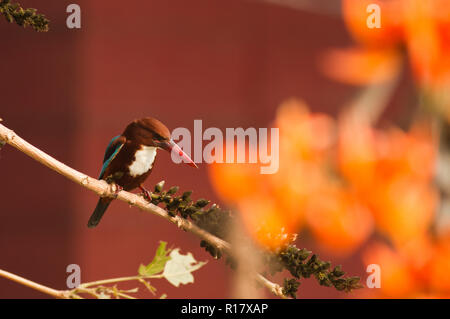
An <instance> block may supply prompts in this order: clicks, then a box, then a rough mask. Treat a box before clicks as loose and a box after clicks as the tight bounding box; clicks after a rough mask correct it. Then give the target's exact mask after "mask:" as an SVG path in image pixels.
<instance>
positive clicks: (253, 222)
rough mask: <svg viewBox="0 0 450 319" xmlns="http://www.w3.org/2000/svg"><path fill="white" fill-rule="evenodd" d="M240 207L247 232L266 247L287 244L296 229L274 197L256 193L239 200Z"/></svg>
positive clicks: (273, 247) (271, 247)
mask: <svg viewBox="0 0 450 319" xmlns="http://www.w3.org/2000/svg"><path fill="white" fill-rule="evenodd" d="M238 209H239V212H240V215H241V218H242V220H243V222H244V226H245V228H246V230H247V233H249V234H250V235H251V236H252V237H253V239H254V240H255V241H256V242H257V243H259V244H260V245H261V246H263V247H264V248H266V249H270V250H277V249H278V248H280V247H282V246H284V245H287V244H288V243H289V242H290V240H291V238H292V237H291V234H292V233H294V232H295V231H296V229H295V228H293V225H292V224H291V223H289V222H287V221H286V220H285V215H284V214H283V211H282V210H281V209H280V207H279V203H278V202H276V201H274V199H273V198H272V197H269V196H263V194H258V195H255V196H253V197H250V198H247V199H245V200H242V201H241V202H239V206H238Z"/></svg>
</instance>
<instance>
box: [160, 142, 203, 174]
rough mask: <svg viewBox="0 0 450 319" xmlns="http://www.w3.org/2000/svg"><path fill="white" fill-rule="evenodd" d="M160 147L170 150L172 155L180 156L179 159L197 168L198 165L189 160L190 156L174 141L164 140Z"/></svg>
mask: <svg viewBox="0 0 450 319" xmlns="http://www.w3.org/2000/svg"><path fill="white" fill-rule="evenodd" d="M162 148H163V149H165V150H166V151H168V152H171V153H172V155H173V156H175V157H179V158H181V160H182V161H183V162H184V163H186V164H188V165H189V166H192V167H195V168H198V166H197V165H196V164H195V163H194V161H192V160H191V158H190V157H189V156H188V155H187V154H186V153H185V152H184V151H183V150H182V149H181V147H179V146H178V145H177V143H175V142H174V141H173V140H170V141H168V142H165V143H164V145H162Z"/></svg>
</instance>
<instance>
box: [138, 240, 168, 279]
mask: <svg viewBox="0 0 450 319" xmlns="http://www.w3.org/2000/svg"><path fill="white" fill-rule="evenodd" d="M166 246H167V242H165V241H161V242H160V244H159V247H158V249H157V250H156V254H155V257H154V258H153V260H152V261H151V262H150V263H149V264H148V265H147V266H145V265H143V264H141V265H140V266H139V269H138V273H139V275H141V276H152V275H155V274H158V273H160V272H162V271H163V270H164V267H165V265H166V263H167V261H169V260H170V256H168V254H169V253H170V249H169V250H167V249H166Z"/></svg>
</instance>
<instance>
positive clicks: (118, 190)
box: [113, 184, 123, 199]
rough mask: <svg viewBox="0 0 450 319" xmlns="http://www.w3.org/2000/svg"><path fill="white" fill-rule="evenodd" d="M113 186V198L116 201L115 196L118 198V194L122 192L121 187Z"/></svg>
mask: <svg viewBox="0 0 450 319" xmlns="http://www.w3.org/2000/svg"><path fill="white" fill-rule="evenodd" d="M113 185H115V187H114V192H113V198H114V199H116V198H117V196H119V193H120V192H121V191H123V187H122V186H120V185H118V184H113Z"/></svg>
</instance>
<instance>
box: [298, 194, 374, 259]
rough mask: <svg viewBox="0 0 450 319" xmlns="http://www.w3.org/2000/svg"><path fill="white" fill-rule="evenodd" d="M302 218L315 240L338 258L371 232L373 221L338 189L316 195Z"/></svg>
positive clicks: (360, 206)
mask: <svg viewBox="0 0 450 319" xmlns="http://www.w3.org/2000/svg"><path fill="white" fill-rule="evenodd" d="M306 217H307V222H308V226H309V228H310V229H311V231H312V233H313V234H314V236H315V237H316V239H317V240H318V241H319V242H320V243H321V244H322V245H323V246H324V247H325V248H326V249H328V250H330V251H332V252H333V253H334V254H339V255H345V254H349V253H351V252H353V251H354V250H355V249H357V248H358V247H359V246H360V245H361V244H362V243H363V242H364V241H366V240H367V238H368V237H369V236H370V234H371V233H372V230H373V218H372V215H371V213H370V211H369V210H368V209H367V207H365V206H364V205H363V204H361V203H360V202H359V201H358V199H357V198H355V197H354V196H352V194H351V193H349V192H348V191H347V190H345V189H343V188H338V187H334V188H332V187H331V188H329V189H328V190H327V191H324V192H322V193H319V194H316V195H315V197H314V198H313V200H312V202H311V206H310V207H309V209H308V211H307V215H306Z"/></svg>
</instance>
